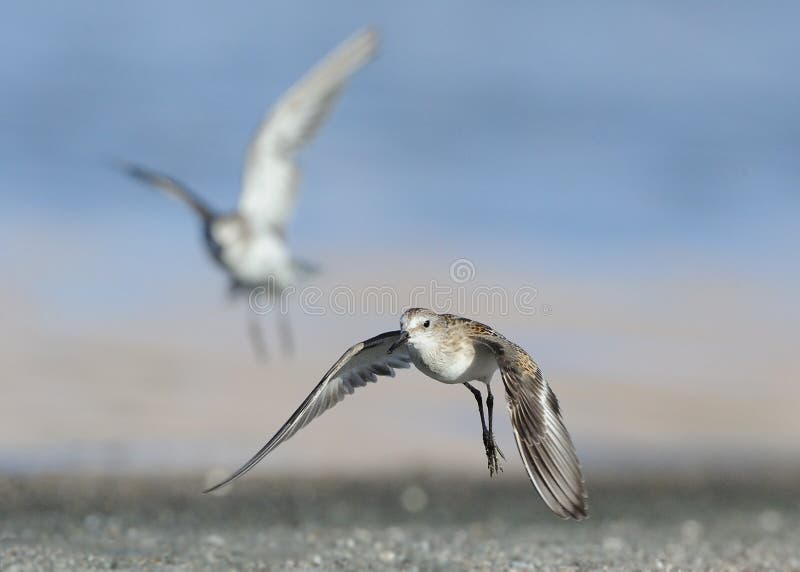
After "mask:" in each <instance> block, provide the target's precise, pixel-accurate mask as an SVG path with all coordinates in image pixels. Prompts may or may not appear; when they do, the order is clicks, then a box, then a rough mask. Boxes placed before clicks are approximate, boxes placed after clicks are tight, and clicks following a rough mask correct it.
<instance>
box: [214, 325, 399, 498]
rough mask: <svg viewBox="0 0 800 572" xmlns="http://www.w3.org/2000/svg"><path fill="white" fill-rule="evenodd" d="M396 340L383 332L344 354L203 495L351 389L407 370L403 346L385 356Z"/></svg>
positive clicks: (251, 464) (396, 333)
mask: <svg viewBox="0 0 800 572" xmlns="http://www.w3.org/2000/svg"><path fill="white" fill-rule="evenodd" d="M399 336H400V332H399V331H394V332H386V333H384V334H381V335H379V336H375V337H374V338H370V339H369V340H366V341H363V342H360V343H358V344H356V345H354V346H353V347H351V348H350V349H349V350H347V351H346V352H344V354H342V357H340V358H339V360H338V361H337V362H336V363H335V364H334V365H333V367H331V368H330V369H329V370H328V373H326V374H325V375H324V376H323V378H322V380H321V381H320V382H319V383H318V384H317V386H316V387H315V388H314V390H313V391H312V392H311V393H310V394H309V395H308V397H306V399H305V401H303V403H302V404H301V405H300V407H298V408H297V410H295V412H294V413H293V414H292V416H291V417H290V418H289V420H288V421H286V423H284V424H283V426H282V427H281V428H280V429H278V431H277V432H276V433H275V435H273V436H272V438H271V439H270V440H269V441H268V442H267V444H266V445H264V446H263V447H262V448H261V449H260V450H259V451H258V452H257V453H256V454H255V455H253V457H252V458H251V459H250V460H249V461H247V462H246V463H245V464H244V465H242V466H241V467H240V468H239V469H238V470H237V471H236V472H235V473H233V474H232V475H231V476H230V477H228V478H227V479H225V480H224V481H222V482H220V483H219V484H217V485H214V486H213V487H211V488H210V489H208V490H206V491H204V492H207V493H209V492H212V491H214V490H216V489H218V488H220V487H223V486H225V485H227V484H228V483H230V482H232V481H235V480H236V479H238V478H239V477H241V476H242V475H244V474H245V473H246V472H248V471H249V470H250V469H252V468H253V467H254V466H256V464H258V462H259V461H261V459H263V458H264V457H266V456H267V455H268V454H269V453H271V452H272V451H273V450H275V448H277V447H278V445H280V444H281V443H283V442H284V441H286V440H288V439H289V438H290V437H292V435H294V434H295V433H297V432H298V431H299V430H300V429H302V428H303V427H305V426H306V425H308V424H309V423H311V421H313V420H314V419H316V418H317V417H319V416H320V415H322V414H323V413H324V412H325V411H327V410H328V409H330V408H331V407H333V406H334V405H336V404H337V403H339V402H340V401H341V400H342V399H344V398H345V396H347V395H350V394H352V393H353V392H354V391H355V388H357V387H364V386H365V385H366V384H367V382H372V381H377V379H378V378H377V375H376V374H379V375H382V376H389V377H394V374H395V369H398V368H407V367H409V365H410V363H411V358H410V357H409V355H408V350H407V349H406V348H405V346H403V347H401V348H398V349H396V350H395V351H393V352H392V353H391V354H389V353H387V350H388V349H389V346H391V345H392V343H393V342H394V341H395V340H396V339H397V338H398V337H399Z"/></svg>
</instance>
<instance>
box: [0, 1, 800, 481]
mask: <svg viewBox="0 0 800 572" xmlns="http://www.w3.org/2000/svg"><path fill="white" fill-rule="evenodd" d="M5 16H6V17H5V18H4V19H3V21H2V22H0V38H2V39H1V40H0V42H2V46H3V50H0V80H2V84H3V86H4V89H3V90H2V91H0V127H1V128H0V157H2V161H3V168H2V169H0V188H2V189H3V198H4V203H5V206H6V208H5V209H3V210H2V212H0V222H2V224H0V240H2V242H3V244H4V245H5V247H4V248H3V249H0V259H1V260H2V262H3V267H4V269H5V272H6V279H5V280H4V281H2V282H0V304H2V306H3V308H4V319H3V326H2V327H0V341H2V344H0V361H2V363H3V364H4V365H3V370H2V378H1V379H0V388H2V391H3V395H4V396H5V397H4V399H2V400H0V471H2V472H36V471H41V470H48V471H52V470H61V469H65V470H67V469H68V470H97V469H98V468H99V469H101V470H108V471H114V470H148V471H154V470H155V471H161V470H163V471H167V472H168V471H170V470H176V471H181V470H185V469H187V468H204V467H205V468H207V467H217V466H224V467H229V468H233V467H234V466H238V464H239V463H240V462H242V461H244V460H245V459H246V458H247V457H249V455H250V454H251V453H252V452H253V451H255V450H256V449H257V448H258V447H259V446H260V445H261V444H262V443H263V441H264V440H265V439H266V438H267V437H269V436H270V435H271V434H272V432H273V431H274V430H275V429H277V427H279V426H280V424H281V423H283V421H284V420H285V419H286V418H287V417H288V416H289V414H290V413H291V412H292V411H293V410H294V408H295V407H296V406H297V404H299V403H300V401H301V400H302V399H303V398H304V397H305V395H306V394H307V393H308V391H310V389H311V388H312V387H313V386H314V385H315V384H316V383H317V381H318V380H319V378H320V377H321V375H322V373H323V372H324V371H325V370H326V369H327V368H328V367H329V365H330V364H331V363H333V361H334V360H335V359H336V358H338V356H339V355H340V354H341V353H342V352H343V351H344V350H345V349H346V348H347V347H348V346H349V345H350V344H352V343H355V342H357V341H359V340H361V339H365V338H368V337H370V336H372V335H375V334H377V333H379V332H382V331H387V330H391V329H395V328H396V327H397V319H398V316H397V315H390V314H389V313H388V312H383V313H378V312H375V311H372V310H370V311H366V312H362V311H357V312H356V313H355V315H350V316H341V315H337V314H336V313H335V312H332V311H328V312H326V313H325V314H324V315H321V316H312V315H308V314H303V313H302V312H299V311H297V307H293V310H294V311H293V312H292V313H291V319H292V322H293V324H294V326H295V334H296V342H297V348H298V354H297V355H295V356H294V358H285V357H282V356H280V355H278V351H277V350H278V349H279V344H278V343H277V340H276V339H275V337H276V336H275V332H276V324H275V320H274V317H272V316H265V317H264V319H263V320H262V321H263V323H264V327H265V332H266V334H267V335H268V336H269V338H268V341H270V342H272V343H271V349H272V354H273V357H272V360H271V361H269V362H268V363H266V364H261V363H258V362H257V360H256V358H255V357H254V356H253V355H252V352H251V351H250V347H249V345H248V340H247V337H246V329H245V311H246V308H245V307H244V305H243V304H241V303H239V304H235V303H232V302H230V301H229V300H228V299H227V296H226V292H225V288H226V280H225V277H224V275H223V274H222V273H221V272H219V271H218V270H217V269H216V268H213V267H212V264H211V263H210V261H209V260H208V259H207V257H206V255H205V252H204V251H203V247H202V244H201V239H200V232H199V228H198V225H197V224H196V221H195V220H193V219H192V216H191V214H190V213H188V212H186V211H185V210H184V209H182V208H181V207H180V206H179V205H176V204H175V203H174V202H172V201H169V200H167V199H166V198H165V197H163V196H160V195H158V194H157V193H153V192H151V191H149V190H148V189H146V188H143V187H141V186H140V185H138V184H136V183H135V182H132V181H129V180H127V179H125V178H124V177H123V176H122V175H120V174H119V173H118V172H115V171H114V170H113V169H112V168H111V167H110V166H109V164H110V161H112V160H115V159H126V160H131V161H135V162H139V163H141V164H143V165H147V166H149V167H152V168H154V169H157V170H160V171H163V172H166V173H169V174H171V175H174V176H175V177H177V178H178V179H180V180H183V181H185V182H186V183H187V184H189V185H190V186H191V187H192V188H193V189H195V190H196V191H197V192H198V193H199V194H201V195H202V196H203V197H204V198H205V199H206V200H207V201H208V202H209V203H210V204H212V205H213V206H215V207H217V208H219V209H223V210H224V209H227V208H231V209H232V208H233V206H234V205H235V201H236V197H237V195H238V192H239V174H240V167H241V163H242V154H243V151H244V148H245V145H246V144H247V141H248V139H249V137H250V135H251V134H252V132H253V130H254V129H255V127H256V125H257V123H258V122H259V120H260V118H261V117H262V115H263V114H264V113H265V112H266V110H267V109H268V107H269V106H270V105H271V104H272V103H274V102H275V101H276V100H277V98H278V97H279V96H280V95H281V94H282V93H283V92H284V91H285V90H286V89H287V88H288V87H289V86H290V85H291V84H292V83H293V82H294V81H295V80H296V79H298V78H299V77H300V76H301V75H302V74H303V73H305V71H306V70H307V69H308V68H309V67H310V66H311V65H312V64H314V63H315V62H316V61H317V60H318V59H319V58H321V57H322V56H323V55H324V54H325V53H326V52H327V51H328V50H330V49H331V48H332V47H333V46H335V45H336V44H338V43H339V42H340V41H341V40H343V39H344V38H345V37H347V36H349V35H350V34H351V33H353V32H354V31H355V30H357V29H359V28H361V27H363V26H366V25H374V26H375V27H376V28H377V29H378V30H379V32H380V34H381V48H380V53H379V56H378V58H377V59H376V60H375V61H374V62H372V63H371V64H369V65H368V66H367V67H366V68H365V69H363V70H361V71H360V72H359V73H358V74H356V75H355V76H354V78H353V79H352V81H351V82H350V83H349V85H348V86H347V88H346V89H345V90H344V92H343V93H342V94H341V97H340V100H339V101H338V103H337V106H336V108H335V109H334V111H333V113H332V114H331V117H330V118H329V120H328V121H327V123H326V124H325V125H324V126H323V127H322V129H321V130H320V133H319V136H318V137H317V139H316V140H315V141H314V142H312V143H311V144H310V145H309V146H308V148H307V149H306V150H305V151H304V153H303V154H302V157H301V161H300V162H301V168H302V172H303V180H302V183H301V186H300V189H299V195H298V204H297V210H296V212H295V216H294V218H293V221H292V223H291V226H290V229H289V242H290V244H291V246H292V248H293V249H294V250H295V252H296V253H297V255H298V256H300V257H302V258H304V259H308V260H310V261H313V262H316V263H319V265H320V267H321V269H322V273H321V274H320V275H319V277H316V278H314V280H313V281H312V282H311V284H312V285H314V286H317V287H319V288H320V289H321V290H322V291H324V292H325V293H326V294H329V293H330V292H331V291H333V290H334V289H335V288H336V287H337V286H347V287H349V288H352V289H354V290H356V291H361V290H363V289H364V288H366V287H369V286H387V287H391V288H393V289H394V290H395V291H396V292H398V293H399V299H401V300H405V299H407V296H406V294H408V293H409V292H410V291H411V290H412V289H413V288H415V287H417V286H420V285H422V286H424V285H427V284H429V283H430V281H431V280H438V281H439V283H442V284H449V285H453V281H452V277H451V276H450V274H449V271H450V268H451V265H452V264H453V263H454V261H457V260H459V259H466V260H468V261H469V262H470V264H472V265H473V267H474V270H475V276H474V277H473V279H471V280H470V281H469V282H468V283H467V284H466V286H467V287H469V288H470V289H474V288H475V287H478V286H498V287H501V288H504V289H505V290H506V291H507V292H513V291H514V290H515V289H516V288H519V287H521V286H530V287H532V288H535V289H536V305H537V309H538V311H537V312H536V313H534V314H533V315H530V316H528V315H523V314H520V313H519V312H514V311H509V312H506V313H504V314H503V315H500V314H499V313H496V312H495V313H491V312H480V311H479V312H478V313H477V315H474V316H473V315H471V316H470V317H474V318H476V319H480V320H481V321H485V322H487V323H490V324H492V325H493V326H494V327H496V328H497V329H498V330H499V331H500V332H502V333H504V334H505V335H507V336H508V337H509V338H511V339H513V340H514V341H516V342H517V343H519V344H520V345H522V346H523V347H525V348H526V349H527V350H528V351H529V352H530V353H531V355H532V356H533V357H534V359H536V360H537V362H538V363H539V365H540V366H541V367H542V370H543V371H544V373H545V374H546V376H547V377H548V378H549V380H550V381H551V383H552V384H553V386H554V388H555V389H556V392H557V394H558V396H559V398H560V400H561V404H562V407H563V409H564V411H565V415H566V421H567V424H568V427H569V428H570V430H571V433H572V435H573V438H574V440H575V442H576V445H577V448H578V451H579V454H580V457H581V459H582V461H583V463H584V465H585V466H586V467H587V471H589V472H591V471H592V470H593V469H594V470H601V469H603V468H608V467H612V468H617V467H619V468H630V469H631V470H635V469H637V468H639V469H642V470H645V469H646V470H654V469H656V470H657V469H659V468H677V469H686V470H692V468H693V467H705V466H709V465H710V466H720V467H726V466H728V467H729V466H737V464H739V465H740V466H747V465H752V466H755V465H760V464H762V463H766V464H769V463H775V464H785V465H788V466H794V465H795V462H794V461H793V459H796V458H798V457H797V455H798V453H800V445H798V440H797V439H796V437H797V435H798V434H800V420H798V417H797V415H796V412H795V409H796V404H797V403H800V386H798V384H797V383H793V382H795V381H796V380H797V377H798V373H800V366H798V361H797V358H796V345H797V342H796V330H797V325H798V323H800V309H798V305H797V304H796V302H795V300H794V295H795V293H796V292H797V291H798V287H800V272H798V265H797V263H796V262H795V263H792V262H791V260H796V258H797V251H798V246H800V224H798V216H797V215H798V206H799V205H798V203H799V202H800V194H798V188H800V161H799V160H798V157H800V153H798V151H800V74H798V73H797V72H796V54H797V53H798V48H800V40H799V39H798V37H797V34H796V30H795V28H796V26H795V23H796V22H797V17H798V16H800V6H798V5H796V4H794V3H790V2H770V3H766V4H759V5H758V6H756V5H754V4H750V3H744V2H734V3H731V4H728V5H726V6H725V7H724V8H723V7H721V6H719V5H718V4H715V3H712V2H699V3H692V4H670V5H644V4H639V3H633V2H621V1H620V2H611V3H606V4H604V5H603V7H602V9H599V8H598V9H592V10H586V9H583V8H582V7H579V6H578V5H577V4H573V3H557V4H556V3H549V4H536V5H534V4H523V3H513V4H509V5H504V6H502V7H499V6H488V5H482V4H479V3H466V4H464V3H457V2H455V1H454V0H450V1H447V2H443V3H437V4H436V5H433V6H432V5H427V4H414V5H413V7H408V6H403V7H401V6H399V5H396V6H395V5H377V4H371V3H367V2H349V3H347V4H345V5H337V6H333V5H318V4H313V3H309V2H298V3H294V4H292V5H288V6H287V5H278V4H264V3H258V2H243V1H237V2H231V3H226V4H225V5H224V6H222V5H215V6H206V5H204V6H198V5H195V4H194V3H190V2H188V0H182V1H179V2H173V3H169V4H161V3H156V2H153V1H151V0H147V1H144V2H140V3H137V4H135V5H133V4H127V5H124V4H114V5H111V4H105V3H102V2H98V1H89V0H78V1H76V2H71V3H70V4H69V5H66V4H65V5H51V4H49V3H44V2H29V3H25V4H15V5H13V6H9V7H7V10H6V14H5ZM176 31H177V32H179V33H176ZM428 303H429V305H435V304H434V301H433V300H428ZM543 306H547V308H548V309H549V310H548V311H547V312H543V311H542V307H543ZM359 310H360V309H359ZM501 387H502V383H501V382H500V380H499V377H496V379H495V380H494V383H493V389H494V391H495V392H496V393H502V389H501ZM498 419H499V423H500V428H499V429H498V435H499V439H500V445H501V447H502V448H503V449H504V450H505V451H506V453H507V457H508V461H507V463H506V465H507V468H506V473H505V475H509V474H511V475H516V473H518V472H519V471H521V470H522V469H521V466H518V465H519V461H518V460H517V459H516V458H515V457H516V454H515V453H514V451H513V439H512V437H511V432H510V428H509V426H508V425H509V424H508V420H507V417H506V416H505V415H504V414H503V415H498ZM478 424H479V420H478V419H477V415H476V412H475V410H474V401H473V400H472V397H471V396H469V394H468V393H467V392H466V391H464V390H463V389H461V388H454V387H447V386H444V385H442V384H437V383H432V382H431V381H430V380H427V379H425V378H423V376H422V375H421V374H419V373H417V372H403V373H401V374H400V375H399V376H398V378H397V379H396V380H392V381H389V382H381V383H378V384H376V385H374V386H371V387H369V388H368V389H365V390H361V391H359V392H357V393H356V394H355V395H353V396H352V397H350V398H348V399H347V400H346V401H345V403H343V404H341V405H339V406H338V407H337V408H336V409H335V410H333V411H331V412H329V413H326V415H325V416H323V417H322V418H321V419H319V420H317V421H315V422H314V424H312V425H311V426H310V427H309V428H307V429H305V430H304V431H303V432H302V433H300V434H298V435H297V436H295V437H294V438H293V439H292V441H291V442H290V443H287V444H284V445H283V446H282V447H281V448H280V449H279V450H278V451H276V452H275V453H274V454H273V455H272V456H271V458H270V460H269V462H268V463H265V464H264V467H261V468H260V469H259V470H260V471H261V472H262V473H264V474H267V473H268V472H269V471H270V469H269V468H268V467H272V468H274V470H276V471H279V472H280V471H291V470H295V469H298V468H301V469H304V470H311V471H314V470H319V471H321V472H324V471H344V472H347V471H353V472H362V471H366V472H369V471H380V470H382V469H385V468H387V467H403V468H410V469H411V470H414V467H413V466H412V465H413V464H414V463H416V464H417V465H418V466H419V467H421V468H430V469H431V470H433V471H436V470H443V471H444V470H453V468H456V470H464V471H465V472H468V473H469V474H481V472H485V464H484V461H483V459H482V455H483V452H482V448H481V444H480V441H479V425H478ZM520 474H521V473H520Z"/></svg>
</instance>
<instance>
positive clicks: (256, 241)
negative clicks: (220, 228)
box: [220, 233, 296, 289]
mask: <svg viewBox="0 0 800 572" xmlns="http://www.w3.org/2000/svg"><path fill="white" fill-rule="evenodd" d="M220 246H221V253H220V258H221V259H222V262H223V263H224V264H225V266H226V267H227V268H228V270H229V271H230V273H231V274H232V275H233V276H234V277H235V278H236V280H237V281H239V282H240V283H242V284H248V285H252V286H257V285H262V284H266V283H268V281H270V280H273V281H274V285H275V286H276V287H278V288H279V289H282V288H285V287H286V286H288V285H291V284H294V283H295V282H296V277H295V271H294V266H293V264H292V258H291V254H290V252H289V249H288V248H287V246H286V243H285V242H284V240H283V238H282V237H280V236H279V235H277V234H270V233H259V234H250V235H242V236H241V237H238V239H237V240H229V241H227V242H224V243H222V244H221V245H220Z"/></svg>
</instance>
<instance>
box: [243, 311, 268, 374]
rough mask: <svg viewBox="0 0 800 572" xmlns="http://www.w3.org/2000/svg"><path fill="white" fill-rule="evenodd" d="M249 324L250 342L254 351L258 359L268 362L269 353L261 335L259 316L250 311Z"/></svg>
mask: <svg viewBox="0 0 800 572" xmlns="http://www.w3.org/2000/svg"><path fill="white" fill-rule="evenodd" d="M248 313H249V316H248V323H247V330H248V332H249V333H250V342H251V343H252V345H253V351H254V352H255V354H256V357H257V358H258V359H260V360H262V361H266V360H267V358H268V357H269V353H268V352H267V344H266V343H265V342H264V336H263V335H262V333H261V325H260V324H259V323H258V318H259V316H258V314H256V313H255V312H253V311H250V310H249V309H248Z"/></svg>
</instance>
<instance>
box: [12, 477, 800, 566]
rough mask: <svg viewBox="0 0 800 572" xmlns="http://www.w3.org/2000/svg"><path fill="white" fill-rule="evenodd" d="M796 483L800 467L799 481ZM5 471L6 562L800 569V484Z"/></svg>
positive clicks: (168, 564) (43, 563)
mask: <svg viewBox="0 0 800 572" xmlns="http://www.w3.org/2000/svg"><path fill="white" fill-rule="evenodd" d="M795 483H800V479H797V480H795ZM202 485H203V483H202V482H201V479H190V478H137V479H134V478H114V479H101V478H85V477H84V478H78V477H60V478H59V477H47V478H43V477H37V478H34V479H27V478H9V477H5V478H0V570H2V571H4V572H6V571H8V572H11V571H25V570H85V569H116V570H140V569H146V570H232V569H237V570H238V569H241V570H332V569H333V570H336V569H343V570H384V569H403V570H464V569H470V570H509V569H513V570H602V569H608V570H679V569H680V570H729V569H736V570H800V495H798V492H800V484H786V483H784V484H771V485H768V486H767V485H763V484H760V485H756V484H748V483H746V482H738V483H737V484H730V483H729V484H723V483H716V484H708V483H703V482H701V481H695V482H692V481H686V480H683V481H681V482H667V481H657V480H652V479H651V480H648V481H630V482H625V483H622V482H614V481H612V480H609V481H607V482H596V479H595V482H594V484H593V486H592V488H591V490H590V494H591V507H590V508H591V512H592V516H591V518H590V519H589V520H588V521H585V522H583V523H570V522H562V521H560V520H558V519H556V518H555V517H552V516H550V514H549V513H548V512H547V511H546V509H544V508H543V505H542V503H541V502H540V501H539V500H538V498H537V497H536V495H535V494H534V493H533V491H532V490H531V489H530V486H529V485H528V484H527V483H525V482H521V481H513V480H511V479H508V478H502V477H501V478H499V479H495V480H492V481H490V480H489V479H488V478H487V479H486V480H485V481H467V482H461V481H458V480H454V479H453V480H448V479H431V478H411V477H409V478H405V479H398V480H391V481H378V480H372V481H368V480H364V481H344V480H339V481H332V480H300V481H298V480H259V479H258V478H250V479H247V480H246V481H244V482H243V483H242V484H241V485H240V486H238V487H237V488H236V489H235V490H233V491H232V492H231V493H230V494H228V495H226V496H221V497H211V496H204V495H201V494H199V490H200V489H201V488H202Z"/></svg>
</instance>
